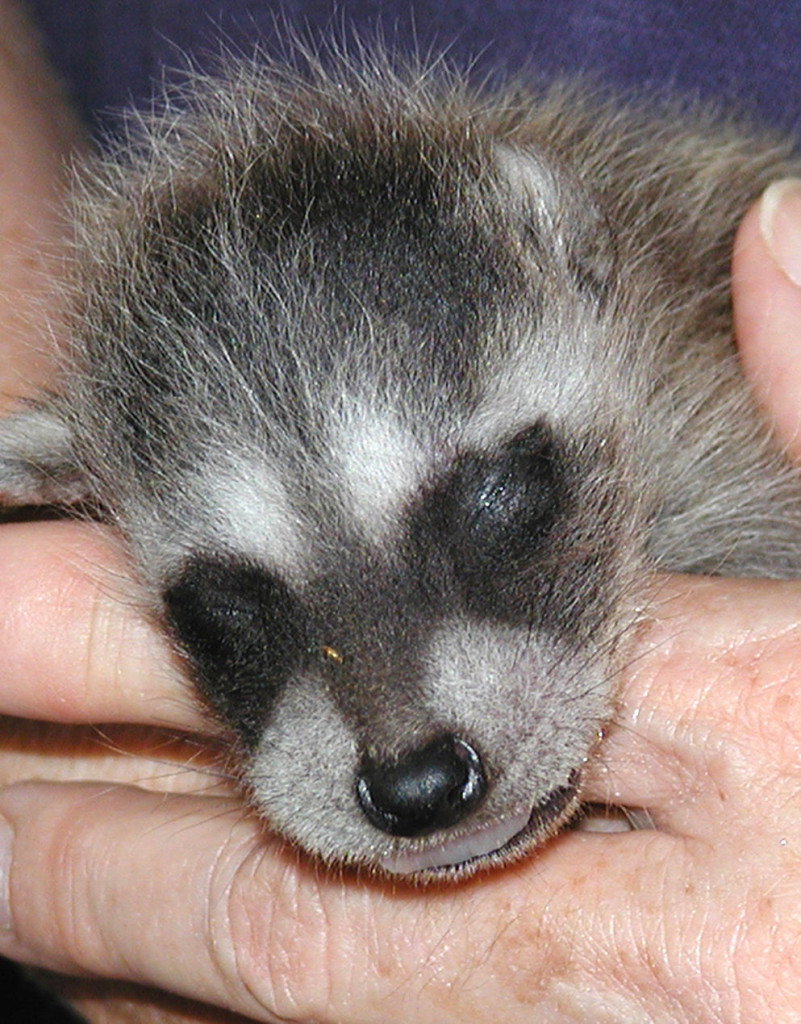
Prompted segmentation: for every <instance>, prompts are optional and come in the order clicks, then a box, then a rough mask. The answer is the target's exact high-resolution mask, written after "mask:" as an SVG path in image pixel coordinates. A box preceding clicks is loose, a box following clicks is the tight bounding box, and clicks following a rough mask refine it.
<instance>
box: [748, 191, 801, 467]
mask: <svg viewBox="0 0 801 1024" xmlns="http://www.w3.org/2000/svg"><path fill="white" fill-rule="evenodd" d="M732 294H733V301H734V324H735V333H736V335H737V342H738V345H739V349H740V357H741V360H742V365H743V369H744V371H745V373H746V375H747V376H748V377H749V379H750V381H751V383H752V384H753V386H754V389H755V392H756V395H757V397H758V399H759V401H760V402H761V403H762V404H763V405H764V406H765V408H766V409H767V411H768V414H769V415H770V417H771V419H772V421H773V423H774V425H775V429H776V431H777V433H778V434H779V436H780V437H781V439H782V441H783V442H784V443H785V444H786V445H788V447H789V450H790V451H791V452H792V453H793V455H794V457H795V458H796V459H797V460H798V461H801V181H796V180H793V179H790V180H787V181H781V182H777V183H775V184H773V185H771V186H770V187H769V188H768V189H767V190H766V192H765V194H764V195H763V196H762V199H761V200H760V201H759V202H758V203H757V204H756V206H755V207H753V208H752V209H751V210H750V211H749V213H748V214H747V215H746V217H745V219H744V221H743V223H742V225H741V226H740V229H739V231H738V233H737V239H736V242H735V247H734V258H733V263H732Z"/></svg>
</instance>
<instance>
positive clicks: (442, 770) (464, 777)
mask: <svg viewBox="0 0 801 1024" xmlns="http://www.w3.org/2000/svg"><path fill="white" fill-rule="evenodd" d="M486 791H487V780H486V777H485V775H484V769H483V767H482V765H481V758H480V757H479V756H478V754H477V753H476V752H475V750H473V748H472V747H471V746H470V745H469V744H468V743H465V741H464V740H460V739H459V738H458V737H456V736H441V737H439V738H438V739H436V740H432V742H430V743H427V744H426V745H425V746H424V747H420V749H419V750H413V751H412V752H411V753H409V754H407V755H406V756H405V757H403V758H402V759H401V760H400V761H395V762H393V763H392V764H379V763H378V762H376V761H373V760H370V759H369V758H365V760H364V762H363V763H362V768H361V772H360V773H359V777H358V779H357V781H356V793H357V796H358V798H359V803H360V805H361V808H362V810H363V811H364V813H365V814H366V815H367V818H368V819H369V820H370V821H371V822H372V824H373V825H375V826H376V828H380V829H381V830H382V832H389V833H390V835H393V836H419V835H424V834H425V833H426V832H435V831H437V829H441V828H446V827H447V826H448V825H454V824H455V823H456V822H457V821H460V820H461V819H462V818H464V817H465V816H466V815H467V814H468V813H469V812H470V811H472V810H473V808H474V807H475V806H476V805H477V804H478V803H479V802H480V801H481V799H482V797H483V796H484V794H485V793H486Z"/></svg>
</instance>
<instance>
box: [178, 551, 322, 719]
mask: <svg viewBox="0 0 801 1024" xmlns="http://www.w3.org/2000/svg"><path fill="white" fill-rule="evenodd" d="M164 606H165V612H166V618H167V621H168V624H169V626H170V627H171V629H172V632H173V634H174V635H175V637H176V639H177V641H178V642H179V644H180V646H181V648H182V649H183V650H184V652H185V653H186V655H187V656H188V658H189V661H190V663H191V666H192V668H193V670H194V676H195V680H196V682H197V684H198V687H199V689H200V691H201V693H202V695H203V696H204V697H205V698H206V700H207V701H208V703H209V704H210V705H211V706H212V708H213V709H214V710H215V711H216V712H217V713H218V714H220V715H222V717H223V718H224V719H225V720H226V721H227V722H228V723H229V724H230V725H232V726H233V727H234V728H235V729H236V731H237V732H238V733H239V734H240V735H241V736H243V738H246V739H249V738H250V737H251V733H252V734H253V736H254V737H255V735H257V733H258V731H259V729H260V728H261V726H262V725H263V721H264V718H265V716H266V715H267V714H268V713H269V709H270V707H271V705H272V703H273V702H274V700H275V697H276V696H277V694H278V692H279V691H280V689H281V688H282V686H283V685H284V683H285V682H286V680H287V679H288V678H289V676H290V674H291V671H292V669H293V667H295V666H296V665H297V664H298V662H299V660H301V659H302V658H303V657H304V656H305V652H306V650H307V648H308V641H307V636H306V630H305V626H304V616H303V612H302V609H301V606H300V603H299V601H298V600H297V599H296V598H295V597H294V595H293V594H292V592H291V591H290V589H289V587H288V586H287V585H286V584H285V583H284V582H283V581H282V580H281V579H279V578H278V577H277V576H275V575H274V574H273V573H270V572H269V571H267V570H266V569H264V568H262V567H261V566H258V565H255V564H253V563H250V562H247V561H242V560H238V559H226V558H219V557H210V556H197V557H195V558H193V559H191V560H190V561H188V562H187V563H186V564H185V565H184V566H183V567H182V569H181V571H180V572H179V573H178V575H177V576H176V578H175V579H174V580H173V581H172V583H171V584H170V585H169V586H168V587H167V588H166V590H165V592H164Z"/></svg>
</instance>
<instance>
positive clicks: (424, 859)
mask: <svg viewBox="0 0 801 1024" xmlns="http://www.w3.org/2000/svg"><path fill="white" fill-rule="evenodd" d="M577 790H578V778H577V773H575V775H574V776H572V777H571V779H570V781H569V783H568V784H567V785H566V786H562V787H560V788H559V789H556V790H554V791H553V792H552V793H550V794H549V795H548V796H547V797H546V798H545V799H544V800H543V801H541V802H540V803H538V804H537V805H536V806H535V807H534V810H533V811H531V810H526V811H521V812H520V813H518V814H512V815H510V816H509V817H507V818H503V819H502V820H501V821H498V822H495V823H493V824H490V825H483V826H481V827H479V828H477V829H474V830H473V831H472V832H467V833H465V834H464V835H460V836H457V837H456V838H455V839H453V840H450V841H449V842H445V843H441V844H440V845H438V846H431V847H427V848H426V849H422V850H402V851H399V852H395V853H390V854H387V856H386V857H382V858H381V861H380V865H381V868H382V869H383V870H384V871H386V872H387V873H388V874H392V875H415V874H426V875H432V874H434V875H436V874H443V875H444V874H448V873H453V872H454V871H459V872H460V874H461V873H462V871H463V870H464V869H465V868H469V867H473V866H476V867H477V866H478V864H479V863H480V862H481V861H482V860H484V859H485V858H488V857H490V856H492V857H493V859H495V857H503V856H504V854H506V853H507V852H511V851H513V850H515V849H517V848H523V847H525V846H528V845H530V844H529V843H528V842H527V840H529V839H535V838H541V839H544V838H545V837H546V836H549V835H552V834H553V832H554V831H555V830H556V828H558V826H559V825H560V824H562V823H564V821H565V820H566V819H567V818H568V817H569V814H570V812H571V810H573V809H574V808H575V806H576V804H577V799H576V797H577Z"/></svg>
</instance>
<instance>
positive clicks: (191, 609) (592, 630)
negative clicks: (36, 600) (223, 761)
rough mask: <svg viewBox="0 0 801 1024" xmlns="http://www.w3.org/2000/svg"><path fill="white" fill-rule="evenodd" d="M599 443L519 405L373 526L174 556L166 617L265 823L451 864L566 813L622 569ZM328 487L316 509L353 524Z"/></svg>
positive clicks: (611, 474) (411, 867) (553, 823)
mask: <svg viewBox="0 0 801 1024" xmlns="http://www.w3.org/2000/svg"><path fill="white" fill-rule="evenodd" d="M380 433H381V436H382V437H385V436H386V431H381V432H380ZM410 443H411V442H410ZM608 447H609V446H608V445H604V444H599V443H598V441H597V439H589V438H585V439H584V440H583V442H582V443H581V444H575V443H572V444H568V443H566V442H565V441H564V440H563V439H561V438H559V437H558V436H557V435H556V434H555V432H554V431H553V430H552V429H551V428H550V427H549V426H548V425H547V424H546V423H545V422H544V421H539V422H537V423H535V424H533V425H531V426H528V427H525V428H523V429H522V430H518V431H516V432H515V433H514V434H513V435H512V436H511V437H504V438H502V439H499V440H498V441H497V443H496V444H494V445H493V446H492V447H491V448H490V449H489V450H486V449H485V450H483V451H478V450H475V449H473V450H464V451H462V452H460V453H458V454H455V455H453V456H452V457H451V458H450V459H449V460H447V462H445V464H443V461H444V460H441V459H440V460H437V461H438V465H437V466H436V467H435V468H434V469H433V470H431V472H430V475H425V474H423V475H422V477H421V479H420V481H419V483H418V484H417V486H416V487H415V488H414V490H413V491H412V492H411V493H408V492H406V490H405V487H404V488H403V492H404V499H403V501H402V502H400V503H399V506H398V508H396V510H395V515H396V522H395V524H394V525H393V526H392V527H386V528H385V534H384V537H383V540H382V542H381V543H377V542H376V540H375V539H374V538H370V537H369V536H368V537H367V538H365V537H364V536H361V537H359V536H357V535H356V528H355V527H352V528H351V531H350V532H347V531H343V532H342V534H341V535H340V536H338V537H334V536H332V533H333V532H334V528H333V527H332V524H331V523H330V522H328V523H327V524H321V523H318V524H314V523H313V522H312V521H311V520H310V519H309V518H307V521H306V522H305V523H304V524H303V527H302V529H301V531H300V532H302V533H304V534H305V535H306V536H311V537H316V538H325V541H324V543H319V544H317V545H315V543H314V542H312V544H311V552H310V553H309V555H308V557H307V559H306V561H305V562H304V564H303V565H297V564H296V565H295V566H294V567H292V566H287V565H284V566H283V567H282V566H281V565H279V564H277V561H273V564H272V565H268V564H266V563H265V561H259V560H258V559H257V558H255V557H243V556H241V555H236V554H234V553H233V552H230V553H226V554H220V553H219V551H217V552H214V551H211V550H207V551H199V552H197V553H196V554H194V555H192V556H191V557H189V558H188V559H187V560H186V561H184V562H183V563H182V564H181V566H180V567H179V568H178V570H177V571H176V572H175V574H174V575H173V577H172V579H171V580H170V582H169V585H168V586H167V588H166V590H165V593H164V603H165V608H166V613H167V617H168V620H169V623H170V626H171V628H172V630H173V631H174V634H175V635H176V636H177V637H178V639H179V642H180V644H181V646H182V648H183V649H184V651H185V652H186V653H187V655H188V658H189V661H190V663H191V666H192V669H193V674H194V676H195V679H196V680H197V682H198V685H199V687H200V690H201V692H202V694H203V696H204V698H205V700H206V701H207V703H208V704H209V705H211V707H213V708H214V710H215V711H216V712H217V713H218V715H219V716H220V718H221V719H222V720H223V721H225V722H227V723H229V724H231V725H233V727H234V729H235V732H236V734H237V736H238V739H239V742H240V744H241V750H242V757H243V763H244V765H245V768H244V774H245V778H246V780H247V785H248V788H249V790H250V793H251V797H252V800H253V802H254V803H255V805H256V806H257V807H259V808H261V809H262V810H263V811H264V813H265V814H266V815H267V817H268V819H269V821H270V822H271V823H272V824H273V825H274V827H276V828H277V830H278V831H279V832H281V833H282V834H284V835H287V836H289V837H290V838H291V839H293V840H294V841H296V842H297V843H298V844H299V845H301V846H302V847H304V848H306V849H309V850H312V851H313V852H314V853H316V854H318V855H319V856H321V857H323V858H324V859H326V860H329V861H334V862H349V863H354V864H357V865H362V866H367V867H371V868H381V869H383V870H385V871H388V872H394V873H401V874H412V875H415V876H418V875H422V874H427V875H433V874H435V873H440V874H441V873H461V874H464V873H466V872H468V871H470V870H473V869H474V868H475V867H477V866H478V865H479V864H481V863H486V862H487V857H488V855H490V854H491V855H493V857H492V858H491V859H495V860H499V859H509V858H510V857H511V856H513V855H514V854H516V853H519V852H522V851H524V850H525V849H527V848H528V847H530V846H531V845H533V844H534V843H536V842H539V841H541V840H542V839H543V838H544V837H546V836H548V835H550V834H552V833H553V832H554V831H555V830H556V829H557V828H558V826H559V825H560V824H562V823H563V822H564V821H565V820H566V818H567V817H568V816H569V815H570V814H571V812H572V811H574V809H575V807H576V801H577V789H578V781H579V776H580V768H581V765H582V763H583V761H584V760H585V758H586V756H587V754H588V751H589V750H590V749H591V747H592V746H593V745H594V743H595V741H596V739H597V735H598V728H599V723H600V722H602V721H603V720H604V719H605V717H606V716H607V715H608V712H609V708H608V692H609V688H610V687H609V676H610V674H611V672H612V666H613V665H614V664H615V656H616V653H617V651H616V645H617V639H618V638H617V636H616V635H615V632H614V630H615V629H616V628H618V627H619V623H620V621H621V614H620V612H621V610H620V599H619V596H618V595H619V593H620V591H621V589H625V588H624V585H623V584H624V578H625V577H626V575H627V574H628V573H629V572H630V570H631V567H630V566H629V565H627V564H625V563H624V562H622V561H621V557H620V554H619V552H620V551H621V550H623V551H625V550H626V545H625V544H621V543H620V541H621V540H622V537H621V532H622V530H624V529H625V528H626V527H625V526H624V523H625V520H622V517H621V501H620V498H621V494H620V483H619V481H616V482H615V486H614V487H613V481H614V480H615V467H614V464H613V462H610V457H609V455H610V453H609V451H608ZM375 448H376V446H375V445H374V446H373V455H374V456H375V455H377V452H376V450H375ZM385 457H387V459H391V458H392V453H391V452H385ZM373 469H374V470H375V472H376V478H375V484H376V489H377V490H380V480H379V479H378V477H379V475H380V474H379V472H378V469H377V467H375V466H374V467H373ZM384 474H385V475H386V467H385V470H384ZM362 483H364V481H362ZM404 483H405V481H404ZM384 484H385V485H386V480H385V481H384ZM610 491H611V493H610ZM615 491H616V493H615ZM350 498H351V504H352V495H351V496H350ZM610 498H611V499H612V500H610ZM347 504H348V502H347V499H345V500H343V501H342V504H341V505H340V507H339V509H338V510H332V507H331V506H330V505H322V504H321V505H320V507H321V509H325V514H326V515H327V516H328V517H330V518H333V519H334V520H339V521H340V522H341V523H347V522H351V523H352V522H353V518H354V510H353V508H352V507H351V508H350V509H348V508H347ZM629 511H630V506H629ZM284 514H285V515H286V516H287V519H290V518H291V519H292V520H293V521H294V522H295V523H298V522H300V521H302V519H303V517H304V511H303V510H302V509H301V507H300V506H298V507H297V508H296V509H295V511H294V513H293V514H292V515H291V516H290V514H289V508H286V509H285V510H284ZM613 623H614V624H615V625H614V626H613V625H612V624H613Z"/></svg>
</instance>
